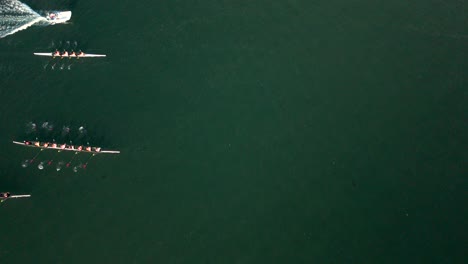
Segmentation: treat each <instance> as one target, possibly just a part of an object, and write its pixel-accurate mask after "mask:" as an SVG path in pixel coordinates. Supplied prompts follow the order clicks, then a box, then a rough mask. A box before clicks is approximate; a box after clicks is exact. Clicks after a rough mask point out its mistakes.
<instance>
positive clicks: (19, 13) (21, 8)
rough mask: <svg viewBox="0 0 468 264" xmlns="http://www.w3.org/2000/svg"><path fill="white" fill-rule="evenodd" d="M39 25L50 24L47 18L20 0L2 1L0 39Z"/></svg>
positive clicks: (0, 4)
mask: <svg viewBox="0 0 468 264" xmlns="http://www.w3.org/2000/svg"><path fill="white" fill-rule="evenodd" d="M37 23H40V24H49V22H48V21H47V19H46V18H44V17H42V16H41V15H39V14H38V13H36V12H34V11H33V10H32V9H31V8H30V7H29V6H27V5H25V4H23V3H21V2H20V1H18V0H0V38H3V37H6V36H8V35H11V34H14V33H16V32H18V31H20V30H23V29H26V28H28V27H30V26H32V25H34V24H37Z"/></svg>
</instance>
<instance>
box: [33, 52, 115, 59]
mask: <svg viewBox="0 0 468 264" xmlns="http://www.w3.org/2000/svg"><path fill="white" fill-rule="evenodd" d="M34 55H36V56H46V57H57V58H58V57H60V58H102V57H106V55H104V54H87V53H85V54H84V55H80V56H76V55H75V56H64V57H62V56H61V55H54V54H52V53H50V52H47V53H38V52H36V53H34Z"/></svg>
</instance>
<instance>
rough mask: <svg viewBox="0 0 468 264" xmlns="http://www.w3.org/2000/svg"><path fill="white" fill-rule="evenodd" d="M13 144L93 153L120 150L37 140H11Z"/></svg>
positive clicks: (117, 152) (116, 151)
mask: <svg viewBox="0 0 468 264" xmlns="http://www.w3.org/2000/svg"><path fill="white" fill-rule="evenodd" d="M13 144H17V145H21V146H26V147H33V148H40V149H55V150H59V151H73V152H84V153H94V154H101V153H102V154H119V153H120V150H101V148H98V147H83V146H78V147H76V146H73V145H67V144H56V143H42V142H39V141H24V142H18V141H13Z"/></svg>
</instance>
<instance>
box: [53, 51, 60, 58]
mask: <svg viewBox="0 0 468 264" xmlns="http://www.w3.org/2000/svg"><path fill="white" fill-rule="evenodd" d="M52 56H53V57H59V56H60V51H58V50H55V52H54V53H52Z"/></svg>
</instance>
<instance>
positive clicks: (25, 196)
mask: <svg viewBox="0 0 468 264" xmlns="http://www.w3.org/2000/svg"><path fill="white" fill-rule="evenodd" d="M27 197H31V195H30V194H20V195H10V196H9V197H8V199H10V198H27Z"/></svg>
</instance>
